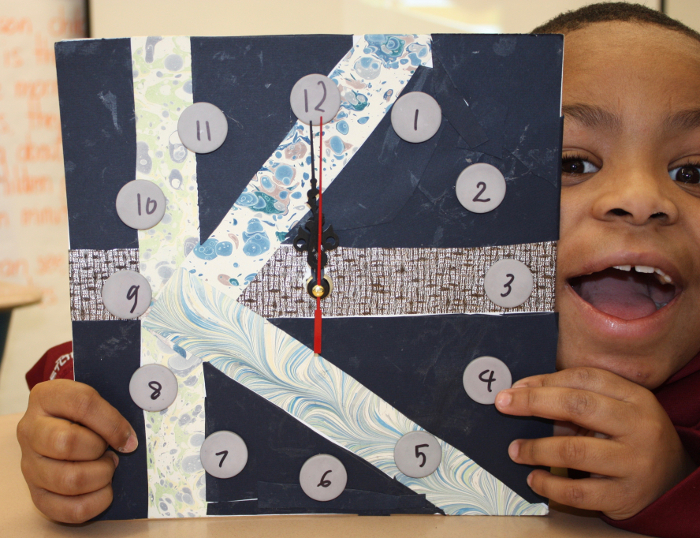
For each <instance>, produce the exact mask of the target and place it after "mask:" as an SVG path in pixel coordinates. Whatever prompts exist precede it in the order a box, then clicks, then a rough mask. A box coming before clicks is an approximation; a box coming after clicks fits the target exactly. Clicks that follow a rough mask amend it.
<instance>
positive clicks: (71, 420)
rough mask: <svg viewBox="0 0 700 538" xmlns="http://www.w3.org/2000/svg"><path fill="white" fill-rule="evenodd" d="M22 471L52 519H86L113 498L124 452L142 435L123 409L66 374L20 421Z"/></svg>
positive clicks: (40, 389) (45, 386)
mask: <svg viewBox="0 0 700 538" xmlns="http://www.w3.org/2000/svg"><path fill="white" fill-rule="evenodd" d="M17 439H18V440H19V444H20V446H21V447H22V473H23V474H24V478H25V480H26V481H27V484H28V485H29V491H30V493H31V495H32V500H33V501H34V504H35V505H36V506H37V508H39V510H41V511H42V512H43V513H44V514H46V515H47V516H48V517H50V518H51V519H54V520H56V521H61V522H63V523H82V522H84V521H87V520H89V519H91V518H93V517H95V516H96V515H98V514H100V513H101V512H103V511H104V510H105V509H106V508H107V507H108V506H109V505H110V503H111V502H112V475H113V474H114V469H115V468H116V467H117V464H118V463H119V458H118V457H117V455H116V454H115V453H114V452H112V451H106V449H107V446H108V445H110V446H112V447H114V448H115V449H117V450H118V451H120V452H131V451H133V450H134V449H135V448H136V445H137V444H138V440H137V438H136V434H135V433H134V430H133V429H132V428H131V426H130V425H129V423H128V422H127V421H126V419H125V418H124V417H122V416H121V415H120V414H119V412H118V411H117V410H116V409H115V408H114V407H112V406H111V405H110V404H108V403H107V402H106V401H105V400H103V399H102V398H101V397H100V395H99V394H98V393H97V391H96V390H95V389H93V388H92V387H89V386H88V385H84V384H82V383H77V382H75V381H68V380H65V379H56V380H54V381H47V382H44V383H40V384H38V385H36V386H35V387H34V389H32V392H31V393H30V395H29V407H28V408H27V412H26V413H25V415H24V417H22V420H20V422H19V424H18V425H17Z"/></svg>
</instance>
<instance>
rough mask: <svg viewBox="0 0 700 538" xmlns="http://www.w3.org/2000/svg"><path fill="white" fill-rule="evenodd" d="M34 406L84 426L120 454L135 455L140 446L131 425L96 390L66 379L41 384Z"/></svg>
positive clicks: (33, 397)
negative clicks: (130, 453) (132, 452)
mask: <svg viewBox="0 0 700 538" xmlns="http://www.w3.org/2000/svg"><path fill="white" fill-rule="evenodd" d="M32 404H36V405H39V406H40V407H41V409H43V411H44V412H45V413H46V414H48V415H51V416H54V417H60V418H64V419H66V420H70V421H72V422H78V423H80V424H82V425H83V426H85V427H86V428H88V429H90V430H92V431H94V432H95V433H97V434H98V435H99V436H101V437H102V438H103V439H104V440H105V441H107V443H108V444H109V445H110V446H112V447H113V448H115V449H117V450H118V451H119V452H131V451H133V450H134V449H135V448H136V446H137V445H138V440H137V439H136V434H135V433H134V430H133V428H132V427H131V425H130V424H129V422H128V421H127V420H126V419H125V418H124V417H123V416H121V414H120V413H119V411H117V410H116V409H115V408H114V407H112V406H111V405H110V404H109V403H108V402H107V401H106V400H104V399H103V398H102V397H101V396H100V395H99V394H98V392H97V391H96V390H95V389H93V388H92V387H90V386H88V385H85V384H83V383H76V382H75V381H68V380H64V379H55V380H53V381H49V382H45V383H40V384H38V385H37V386H36V387H34V389H33V390H32V392H31V394H30V406H31V405H32Z"/></svg>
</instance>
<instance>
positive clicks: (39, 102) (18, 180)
mask: <svg viewBox="0 0 700 538" xmlns="http://www.w3.org/2000/svg"><path fill="white" fill-rule="evenodd" d="M82 35H83V2H82V0H23V1H18V0H0V280H1V281H4V282H11V283H16V284H21V285H31V286H34V287H36V288H38V289H39V290H40V291H41V293H42V294H43V300H42V302H41V303H40V304H39V305H36V306H31V307H26V308H20V309H17V310H15V311H14V313H13V314H12V318H11V322H10V331H9V335H8V340H7V345H6V348H5V355H4V358H3V361H2V366H1V368H0V413H8V412H15V411H21V410H23V409H26V406H27V395H28V391H27V386H26V383H25V382H24V374H25V372H26V371H27V370H28V369H29V367H30V366H31V365H32V364H34V362H36V360H37V359H38V358H39V357H40V356H41V355H42V354H43V353H44V351H45V350H46V349H47V348H48V347H51V346H54V345H56V344H58V343H61V342H65V341H66V340H70V338H71V326H70V317H69V314H68V255H67V253H68V232H67V228H66V226H67V211H66V196H65V183H64V175H63V150H62V147H61V126H60V120H59V112H58V93H57V87H56V66H55V58H54V51H53V44H54V42H55V41H57V40H60V39H66V38H72V37H80V36H82Z"/></svg>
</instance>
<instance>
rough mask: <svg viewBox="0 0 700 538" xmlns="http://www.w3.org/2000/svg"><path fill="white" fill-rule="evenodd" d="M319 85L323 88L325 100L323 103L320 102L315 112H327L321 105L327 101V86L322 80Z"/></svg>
mask: <svg viewBox="0 0 700 538" xmlns="http://www.w3.org/2000/svg"><path fill="white" fill-rule="evenodd" d="M318 83H319V84H320V85H321V87H322V88H323V99H321V102H320V103H319V104H317V105H316V107H315V108H314V110H318V111H319V112H325V110H324V109H322V108H321V105H322V104H323V102H324V101H325V100H326V93H327V90H326V85H325V83H324V82H323V81H322V80H319V81H318ZM304 91H306V90H304Z"/></svg>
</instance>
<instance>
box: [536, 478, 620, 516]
mask: <svg viewBox="0 0 700 538" xmlns="http://www.w3.org/2000/svg"><path fill="white" fill-rule="evenodd" d="M527 482H528V484H529V485H530V487H531V488H532V490H533V491H534V492H535V493H539V494H540V495H542V496H543V497H547V498H549V499H551V500H553V501H555V502H558V503H560V504H565V505H567V506H573V507H574V508H581V509H582V510H601V511H602V510H606V511H607V510H610V509H612V508H613V507H615V506H616V505H617V504H618V502H619V500H620V495H616V489H617V488H616V485H615V483H614V482H613V479H610V478H581V479H579V480H574V479H572V478H564V477H561V476H554V475H553V474H551V473H548V472H547V471H543V470H541V469H536V470H534V471H532V472H531V473H530V476H528V478H527Z"/></svg>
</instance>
